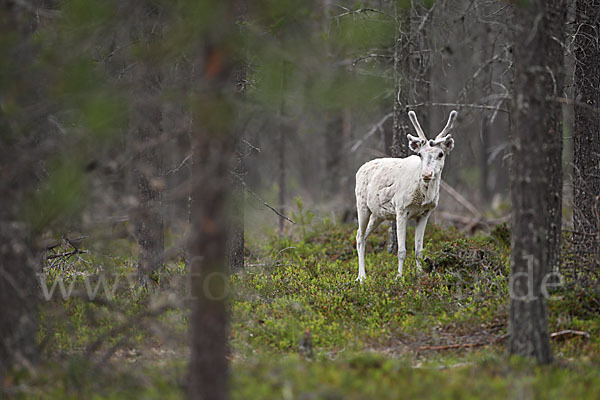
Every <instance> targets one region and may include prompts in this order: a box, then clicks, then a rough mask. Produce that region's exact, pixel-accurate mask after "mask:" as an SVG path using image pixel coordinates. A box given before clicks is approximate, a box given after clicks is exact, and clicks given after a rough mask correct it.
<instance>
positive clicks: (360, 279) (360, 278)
mask: <svg viewBox="0 0 600 400" xmlns="http://www.w3.org/2000/svg"><path fill="white" fill-rule="evenodd" d="M365 278H366V276H364V275H363V276H360V275H359V276H358V278H356V280H355V282H358V283H363V282H364V281H365Z"/></svg>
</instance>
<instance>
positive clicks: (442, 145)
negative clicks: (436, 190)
mask: <svg viewBox="0 0 600 400" xmlns="http://www.w3.org/2000/svg"><path fill="white" fill-rule="evenodd" d="M408 116H409V117H410V121H411V122H412V124H413V126H414V127H415V131H417V135H419V136H418V137H414V136H412V135H407V138H408V147H410V149H411V150H412V151H414V152H415V153H417V155H418V156H419V157H421V179H422V180H423V181H424V182H429V181H431V180H433V179H437V178H439V177H440V176H441V175H442V169H444V162H445V160H446V156H447V155H448V153H450V151H451V150H452V149H453V148H454V139H452V135H450V133H449V132H450V130H451V129H452V124H453V123H454V120H455V119H456V111H454V110H453V111H452V112H451V113H450V116H449V117H448V122H447V123H446V126H445V127H444V129H442V131H441V132H440V133H439V134H438V135H437V136H436V137H435V139H427V137H426V136H425V133H424V132H423V129H421V125H419V121H418V120H417V115H416V114H415V112H414V111H409V112H408Z"/></svg>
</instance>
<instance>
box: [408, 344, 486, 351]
mask: <svg viewBox="0 0 600 400" xmlns="http://www.w3.org/2000/svg"><path fill="white" fill-rule="evenodd" d="M493 343H495V342H476V343H456V344H446V345H442V346H421V347H419V348H418V349H417V351H421V350H434V351H438V350H449V349H464V348H473V347H479V346H485V345H488V344H493Z"/></svg>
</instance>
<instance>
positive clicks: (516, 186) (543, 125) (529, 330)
mask: <svg viewBox="0 0 600 400" xmlns="http://www.w3.org/2000/svg"><path fill="white" fill-rule="evenodd" d="M514 20H515V22H516V24H515V29H514V42H513V43H514V44H513V48H514V68H515V72H514V74H515V75H514V91H513V110H512V114H511V116H512V136H513V138H512V168H511V199H512V220H511V226H512V235H511V276H510V279H509V294H510V298H511V302H510V316H509V335H510V339H509V342H508V350H509V352H510V353H511V354H518V355H521V356H525V357H535V358H536V359H537V361H538V362H539V363H549V362H551V361H552V350H551V348H550V342H549V335H548V317H547V309H546V299H545V298H544V296H543V295H542V283H545V278H546V275H547V273H548V272H549V271H550V265H549V263H548V262H549V260H550V259H549V257H550V250H549V248H548V241H549V235H548V220H549V218H550V207H551V206H553V204H551V202H550V201H549V198H548V195H547V188H548V186H549V185H551V184H554V183H553V182H551V179H555V177H552V178H551V177H549V170H550V167H551V166H549V165H548V164H549V162H550V160H553V159H552V155H553V154H554V152H553V149H552V148H551V147H552V146H551V145H552V143H554V141H553V140H550V139H549V137H548V135H552V134H557V132H556V127H555V126H554V125H553V124H554V123H555V121H556V120H555V119H554V117H551V116H550V115H549V113H548V112H547V110H548V109H551V107H552V105H551V104H550V103H551V102H552V101H551V100H549V99H548V97H549V96H552V94H553V91H552V90H551V89H549V88H552V87H553V86H554V83H553V81H554V79H555V76H556V71H552V70H549V69H548V68H551V66H555V64H553V63H554V62H555V60H554V59H553V55H552V54H550V53H549V52H548V51H546V49H548V48H549V47H551V44H550V42H551V41H552V40H553V39H552V37H551V35H550V33H549V29H550V27H549V26H548V25H549V23H550V20H551V19H550V18H549V16H548V12H547V10H546V9H545V7H544V2H543V1H542V0H533V1H531V2H529V3H527V4H525V5H522V6H516V7H515V18H514ZM553 75H554V77H553Z"/></svg>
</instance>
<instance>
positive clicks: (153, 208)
mask: <svg viewBox="0 0 600 400" xmlns="http://www.w3.org/2000/svg"><path fill="white" fill-rule="evenodd" d="M150 96H153V97H154V96H158V95H157V94H151V95H150ZM144 100H145V101H146V102H148V103H150V102H152V103H154V101H155V99H154V98H152V99H149V98H146V99H144ZM138 123H139V124H140V126H139V127H138V138H139V142H138V146H141V147H142V150H141V151H140V153H139V154H138V158H137V160H136V179H137V189H138V209H137V214H136V223H137V240H138V245H139V258H138V271H139V276H140V280H141V282H142V283H143V284H147V283H148V279H149V277H151V276H152V274H153V273H154V272H155V271H158V270H160V268H161V267H162V264H163V252H164V241H165V239H164V229H163V215H162V189H163V185H164V184H163V178H162V154H161V150H160V149H161V146H160V144H159V143H158V142H159V141H160V140H161V139H160V136H161V129H160V123H161V117H160V106H159V105H158V104H148V105H146V106H144V107H142V108H141V110H140V114H139V115H138Z"/></svg>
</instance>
